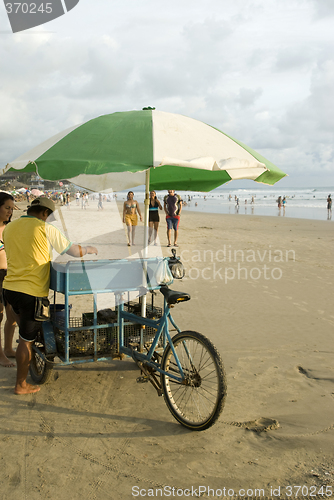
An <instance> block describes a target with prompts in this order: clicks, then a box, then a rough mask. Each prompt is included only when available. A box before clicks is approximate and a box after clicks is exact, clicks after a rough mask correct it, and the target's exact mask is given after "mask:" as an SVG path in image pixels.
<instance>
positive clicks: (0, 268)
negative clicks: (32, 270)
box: [0, 192, 16, 367]
mask: <svg viewBox="0 0 334 500" xmlns="http://www.w3.org/2000/svg"><path fill="white" fill-rule="evenodd" d="M13 209H14V198H13V197H12V196H11V195H10V194H8V193H3V192H0V325H1V321H2V319H3V309H4V307H3V302H2V283H3V280H4V278H5V276H6V274H7V259H6V253H5V248H4V244H3V241H2V233H3V230H4V229H5V227H6V224H8V222H10V219H11V217H12V214H13ZM15 325H16V323H15V318H14V313H13V310H12V308H11V306H10V305H9V304H7V305H6V321H5V326H4V337H5V344H4V349H2V347H1V335H0V365H1V366H5V367H11V366H15V364H14V363H12V362H11V361H10V360H9V359H8V358H15V351H14V350H13V347H12V343H13V336H14V330H15Z"/></svg>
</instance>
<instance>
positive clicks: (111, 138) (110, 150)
mask: <svg viewBox="0 0 334 500" xmlns="http://www.w3.org/2000/svg"><path fill="white" fill-rule="evenodd" d="M151 130H152V114H151V112H150V111H146V112H145V111H143V112H138V111H128V112H123V113H113V114H112V115H104V116H100V117H98V118H95V119H93V120H90V121H88V122H86V123H84V124H83V125H81V126H80V127H78V128H76V129H75V130H73V131H72V132H71V133H69V134H68V135H67V136H66V137H64V138H63V139H62V140H61V141H59V142H58V143H57V144H55V145H54V146H52V147H51V148H50V149H49V150H48V151H46V152H45V153H44V154H43V155H42V156H40V158H38V159H37V160H36V163H37V166H38V172H39V175H41V177H43V178H47V179H50V180H57V179H59V177H61V178H72V177H76V176H78V175H82V174H86V175H101V174H106V173H109V172H119V171H124V172H125V171H127V172H137V171H141V170H144V169H145V168H147V165H152V164H153V156H152V150H153V147H152V132H151ZM60 172H61V174H60Z"/></svg>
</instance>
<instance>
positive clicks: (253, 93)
mask: <svg viewBox="0 0 334 500" xmlns="http://www.w3.org/2000/svg"><path fill="white" fill-rule="evenodd" d="M262 93H263V90H262V89H261V88H257V89H255V90H252V89H247V88H244V87H242V88H241V89H240V90H239V92H238V95H237V97H236V98H235V101H236V102H237V103H238V104H240V106H243V107H248V106H252V105H253V104H255V102H256V101H257V99H258V98H259V97H260V96H261V95H262Z"/></svg>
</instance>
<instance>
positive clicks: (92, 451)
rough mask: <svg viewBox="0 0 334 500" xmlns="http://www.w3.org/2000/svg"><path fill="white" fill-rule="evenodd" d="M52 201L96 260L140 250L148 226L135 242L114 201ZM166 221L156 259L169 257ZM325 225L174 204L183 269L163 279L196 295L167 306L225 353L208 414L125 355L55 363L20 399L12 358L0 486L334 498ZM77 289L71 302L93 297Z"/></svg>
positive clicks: (0, 385)
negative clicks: (179, 418) (183, 415)
mask: <svg viewBox="0 0 334 500" xmlns="http://www.w3.org/2000/svg"><path fill="white" fill-rule="evenodd" d="M24 206H25V205H24V204H19V207H20V208H21V209H22V208H23V207H24ZM119 207H120V205H119ZM22 214H23V212H22V210H19V211H16V212H15V214H14V216H15V217H18V216H20V215H22ZM62 214H63V217H62V218H60V217H58V221H57V222H56V223H55V224H56V225H59V227H60V228H62V229H63V230H64V231H66V232H67V233H68V235H69V237H70V238H71V239H72V240H73V241H75V242H77V243H85V242H91V243H94V244H95V245H96V246H97V248H98V249H99V258H125V257H128V256H129V255H130V254H131V255H133V256H134V257H136V256H138V255H141V254H142V245H141V242H142V233H143V226H142V225H140V226H138V229H137V236H136V246H135V247H131V248H130V249H129V247H127V240H126V231H125V226H124V225H123V224H122V222H121V218H120V216H119V213H118V210H117V207H116V205H115V204H114V203H106V204H105V209H104V210H103V211H101V212H98V211H97V203H95V202H94V203H92V204H90V206H89V207H88V208H87V210H86V211H84V210H81V209H80V207H76V206H75V202H72V204H71V208H70V210H67V209H66V208H63V210H62ZM161 219H162V220H161V223H160V232H159V234H160V243H161V246H157V247H154V246H150V247H149V255H152V256H153V255H161V254H162V255H164V256H167V255H170V249H169V248H167V247H166V242H167V240H166V230H165V222H164V220H163V217H161ZM78 221H79V222H78ZM333 227H334V226H333V223H332V221H315V220H312V221H311V220H302V219H286V218H278V217H255V216H251V215H247V216H245V215H241V214H239V215H220V214H208V213H194V212H190V211H188V212H184V213H183V214H182V218H181V223H180V236H179V248H178V252H177V254H178V255H179V256H181V260H182V262H183V263H184V265H185V267H186V276H185V278H184V279H183V280H182V281H174V284H173V285H172V286H171V288H173V289H175V290H180V291H185V292H189V293H190V295H191V300H190V301H189V302H187V303H184V304H179V305H177V306H176V307H175V308H174V310H173V316H174V318H175V320H176V322H177V324H178V325H179V326H180V327H181V329H183V330H197V331H199V332H201V333H203V334H205V335H206V336H207V337H209V338H210V339H211V340H212V342H213V343H214V344H215V345H216V347H217V349H218V351H219V352H220V354H221V356H222V359H223V361H224V365H225V370H226V374H227V382H228V395H227V399H226V405H225V409H224V411H223V413H222V415H221V416H220V418H219V420H218V422H217V423H216V424H215V425H214V426H213V427H211V428H210V429H208V430H206V431H203V432H191V431H189V430H186V429H185V428H183V427H182V426H181V425H180V424H178V423H177V422H176V420H175V419H174V418H173V417H172V415H171V414H170V413H169V411H168V408H167V406H166V404H165V402H164V400H163V397H160V398H159V397H158V396H157V394H156V391H155V390H154V388H153V387H152V386H151V385H150V384H138V383H137V382H136V378H137V377H138V376H139V375H140V373H139V371H138V369H137V367H136V365H135V364H134V363H133V361H132V360H129V359H125V360H123V361H119V360H113V361H109V362H103V363H87V364H81V365H80V364H79V365H74V366H71V367H66V366H61V365H57V366H56V367H55V369H54V374H53V376H52V381H51V383H49V384H46V385H43V386H42V389H41V391H40V392H39V393H38V394H34V395H29V396H15V395H14V393H13V386H14V380H15V375H16V370H15V368H4V367H0V416H1V423H0V442H1V446H0V459H1V462H0V478H1V482H0V484H1V487H0V492H1V493H0V498H1V499H9V500H16V499H17V500H21V499H27V500H28V499H29V500H30V499H31V500H39V499H45V498H47V499H49V500H56V499H57V500H58V499H59V498H61V499H64V500H77V499H80V500H83V499H89V500H105V499H112V500H118V499H122V500H125V499H131V498H136V497H139V498H142V497H143V496H150V497H152V498H161V497H162V498H163V497H164V496H166V497H167V496H174V497H179V498H182V497H184V498H185V497H186V496H188V497H189V496H190V497H195V498H196V494H197V496H199V495H200V494H201V497H202V498H223V497H224V496H225V497H233V496H234V497H238V496H240V497H241V496H244V497H245V496H250V497H261V498H264V497H266V498H271V497H272V498H278V497H280V498H287V497H290V498H291V497H295V496H298V497H300V498H302V497H304V498H305V497H306V496H310V498H311V497H313V498H314V497H315V496H316V495H317V497H318V498H328V497H330V495H329V492H330V491H331V489H330V488H332V490H334V458H333V448H334V363H333V359H334V343H333V326H334V312H333V298H332V288H333V284H334V264H333V262H334V261H333V257H334V255H333V248H334V246H333V243H334V232H333ZM74 300H75V299H74ZM157 300H160V298H157ZM87 301H88V299H87V298H83V297H81V298H80V300H79V301H78V302H77V303H74V304H73V307H74V308H78V309H82V308H83V309H85V308H86V310H87V308H88V310H89V307H90V303H88V302H87ZM2 335H3V323H2ZM261 424H263V425H261ZM200 487H201V489H200ZM289 487H291V488H292V489H289ZM298 487H300V489H299V488H298ZM302 487H303V489H302ZM321 487H323V489H322V490H321ZM173 488H175V490H173ZM278 488H280V490H278ZM326 488H327V490H326ZM160 491H162V495H161V494H160V493H159V492H160ZM173 491H174V494H173ZM177 491H178V493H177ZM321 491H323V494H322V493H321ZM168 492H169V493H168ZM188 492H190V495H189V494H188ZM319 492H320V493H319ZM326 492H327V493H328V495H327V496H326ZM333 494H334V493H333Z"/></svg>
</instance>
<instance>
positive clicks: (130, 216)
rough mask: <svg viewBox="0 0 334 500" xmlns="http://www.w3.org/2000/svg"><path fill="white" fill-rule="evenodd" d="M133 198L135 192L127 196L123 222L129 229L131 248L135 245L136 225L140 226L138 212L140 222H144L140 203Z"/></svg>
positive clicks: (130, 192) (129, 244)
mask: <svg viewBox="0 0 334 500" xmlns="http://www.w3.org/2000/svg"><path fill="white" fill-rule="evenodd" d="M133 197H134V194H133V191H129V192H128V196H127V201H125V202H124V205H123V222H125V224H126V225H127V228H128V246H129V247H130V246H131V245H134V244H135V232H136V225H137V224H138V217H137V212H138V215H139V218H140V220H141V221H142V220H143V219H142V216H141V213H140V208H139V205H138V201H136V200H134V199H133Z"/></svg>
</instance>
